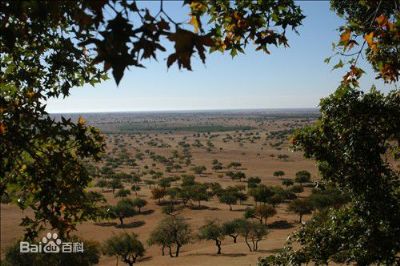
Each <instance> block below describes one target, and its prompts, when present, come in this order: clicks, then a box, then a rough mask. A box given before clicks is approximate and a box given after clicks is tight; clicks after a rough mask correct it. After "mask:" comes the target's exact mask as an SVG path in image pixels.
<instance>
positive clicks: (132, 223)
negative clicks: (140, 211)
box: [115, 221, 145, 228]
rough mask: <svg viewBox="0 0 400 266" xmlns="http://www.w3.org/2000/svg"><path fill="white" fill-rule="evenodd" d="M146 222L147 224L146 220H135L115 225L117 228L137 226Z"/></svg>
mask: <svg viewBox="0 0 400 266" xmlns="http://www.w3.org/2000/svg"><path fill="white" fill-rule="evenodd" d="M144 224H145V222H144V221H134V222H131V223H127V224H118V225H116V226H115V227H116V228H135V227H139V226H142V225H144Z"/></svg>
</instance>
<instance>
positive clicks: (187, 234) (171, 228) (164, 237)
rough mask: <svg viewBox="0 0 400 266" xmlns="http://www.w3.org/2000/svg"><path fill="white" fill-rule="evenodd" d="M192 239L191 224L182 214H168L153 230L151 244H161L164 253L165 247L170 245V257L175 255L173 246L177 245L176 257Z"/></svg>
mask: <svg viewBox="0 0 400 266" xmlns="http://www.w3.org/2000/svg"><path fill="white" fill-rule="evenodd" d="M191 239H192V233H191V229H190V226H189V224H188V223H186V222H185V220H184V219H183V218H182V217H180V216H168V217H166V218H164V219H163V220H161V222H160V223H159V224H158V225H157V227H156V228H155V229H154V230H153V231H152V232H151V235H150V238H149V244H150V245H154V244H156V245H160V246H161V249H162V253H163V254H164V248H166V247H168V249H169V255H170V257H173V256H174V255H173V253H172V248H174V247H175V257H178V256H179V252H180V249H181V248H182V246H183V245H186V244H188V243H189V242H190V241H191Z"/></svg>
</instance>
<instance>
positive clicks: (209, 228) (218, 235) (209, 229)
mask: <svg viewBox="0 0 400 266" xmlns="http://www.w3.org/2000/svg"><path fill="white" fill-rule="evenodd" d="M224 237H225V235H224V230H223V228H222V226H221V224H219V223H218V222H217V221H207V222H206V224H205V225H203V226H202V227H200V229H199V238H200V239H206V240H213V241H215V245H216V246H217V254H221V244H222V240H223V239H224Z"/></svg>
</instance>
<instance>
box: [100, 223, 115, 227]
mask: <svg viewBox="0 0 400 266" xmlns="http://www.w3.org/2000/svg"><path fill="white" fill-rule="evenodd" d="M94 225H98V226H102V227H109V226H117V225H118V224H117V223H116V222H97V223H94Z"/></svg>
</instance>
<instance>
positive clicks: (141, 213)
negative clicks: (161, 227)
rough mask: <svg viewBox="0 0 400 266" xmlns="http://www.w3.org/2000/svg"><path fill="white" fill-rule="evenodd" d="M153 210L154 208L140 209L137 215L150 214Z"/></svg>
mask: <svg viewBox="0 0 400 266" xmlns="http://www.w3.org/2000/svg"><path fill="white" fill-rule="evenodd" d="M153 212H154V210H145V211H141V212H140V213H138V215H149V214H152V213H153Z"/></svg>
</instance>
